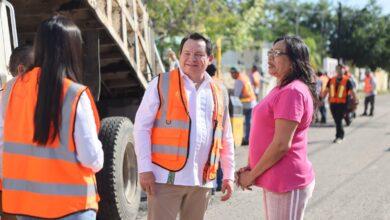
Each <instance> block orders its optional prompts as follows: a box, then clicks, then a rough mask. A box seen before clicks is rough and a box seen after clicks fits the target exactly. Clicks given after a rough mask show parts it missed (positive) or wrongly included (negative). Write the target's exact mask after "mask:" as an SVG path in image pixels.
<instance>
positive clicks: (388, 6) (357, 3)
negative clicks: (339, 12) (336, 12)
mask: <svg viewBox="0 0 390 220" xmlns="http://www.w3.org/2000/svg"><path fill="white" fill-rule="evenodd" d="M302 1H307V2H318V0H302ZM331 2H333V4H334V5H337V4H338V2H339V1H337V0H331ZM340 2H341V4H343V5H344V4H345V5H348V6H352V7H356V8H362V7H363V6H364V5H366V4H367V2H368V0H340ZM377 3H378V5H379V6H381V7H382V13H383V14H390V0H377Z"/></svg>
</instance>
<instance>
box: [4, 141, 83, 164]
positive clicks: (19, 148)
mask: <svg viewBox="0 0 390 220" xmlns="http://www.w3.org/2000/svg"><path fill="white" fill-rule="evenodd" d="M4 151H5V152H7V153H12V154H20V155H28V156H32V157H39V158H46V159H56V160H65V161H68V162H72V163H77V161H78V160H77V157H76V154H75V153H72V152H70V151H68V150H63V149H62V148H49V147H37V146H34V145H28V144H20V143H12V142H5V143H4Z"/></svg>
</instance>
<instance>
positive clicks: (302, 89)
mask: <svg viewBox="0 0 390 220" xmlns="http://www.w3.org/2000/svg"><path fill="white" fill-rule="evenodd" d="M280 92H283V93H288V94H291V95H294V94H297V95H298V94H300V95H303V96H306V95H310V90H309V87H308V86H307V85H306V84H305V83H304V82H302V81H300V80H294V81H292V82H290V83H289V84H288V85H286V86H284V87H283V88H282V89H281V90H280Z"/></svg>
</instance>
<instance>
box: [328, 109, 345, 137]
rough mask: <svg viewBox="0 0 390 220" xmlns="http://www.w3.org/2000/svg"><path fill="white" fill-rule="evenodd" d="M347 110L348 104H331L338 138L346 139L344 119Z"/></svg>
mask: <svg viewBox="0 0 390 220" xmlns="http://www.w3.org/2000/svg"><path fill="white" fill-rule="evenodd" d="M346 110H347V106H346V104H330V111H331V112H332V116H333V119H334V122H335V124H336V138H341V139H343V138H344V128H343V118H344V114H345V112H346Z"/></svg>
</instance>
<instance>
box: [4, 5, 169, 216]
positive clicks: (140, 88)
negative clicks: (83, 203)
mask: <svg viewBox="0 0 390 220" xmlns="http://www.w3.org/2000/svg"><path fill="white" fill-rule="evenodd" d="M0 13H1V21H0V31H1V33H0V80H1V83H2V84H4V83H5V82H7V80H9V79H10V78H11V75H10V74H9V73H8V71H7V64H8V61H9V57H10V55H11V53H12V50H13V49H14V48H16V47H17V46H18V45H25V44H30V45H32V44H33V41H34V36H35V34H36V30H37V27H38V24H39V23H40V22H41V21H43V20H44V19H47V18H49V17H50V16H52V15H53V14H55V13H61V14H64V15H66V16H68V17H70V18H72V19H73V20H74V22H75V23H76V24H77V25H78V26H79V28H80V29H81V31H82V34H83V49H84V71H83V79H82V82H81V83H83V84H85V85H87V86H88V87H89V88H90V89H91V92H92V94H93V96H94V98H95V101H96V104H97V107H98V110H99V115H100V118H102V121H101V130H100V132H99V139H100V140H101V142H102V144H103V151H104V160H105V161H104V167H103V169H102V170H101V171H100V172H99V173H97V175H96V176H97V188H98V192H99V195H100V198H101V201H100V203H99V212H98V219H104V220H106V219H110V220H116V219H126V220H127V219H135V218H136V215H137V212H138V206H139V203H140V194H141V189H140V185H139V180H138V171H137V162H136V155H135V151H134V140H133V137H132V129H133V122H134V118H135V113H136V110H137V109H138V106H139V104H140V102H141V99H142V96H143V93H144V91H145V87H146V85H147V83H148V82H149V81H150V80H151V79H152V78H153V77H154V76H155V75H157V73H161V72H164V67H163V65H162V62H161V59H160V56H159V53H158V51H157V48H156V45H155V43H154V34H153V30H152V29H151V28H150V20H149V18H148V13H147V11H146V8H145V6H144V5H143V4H142V2H141V1H140V0H12V1H7V0H0Z"/></svg>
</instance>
